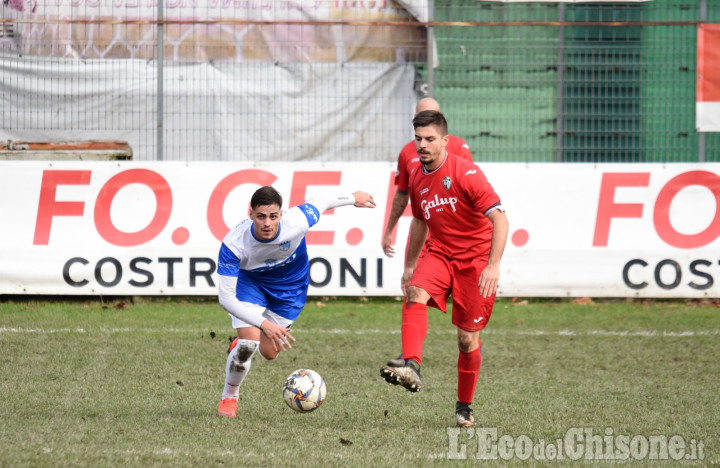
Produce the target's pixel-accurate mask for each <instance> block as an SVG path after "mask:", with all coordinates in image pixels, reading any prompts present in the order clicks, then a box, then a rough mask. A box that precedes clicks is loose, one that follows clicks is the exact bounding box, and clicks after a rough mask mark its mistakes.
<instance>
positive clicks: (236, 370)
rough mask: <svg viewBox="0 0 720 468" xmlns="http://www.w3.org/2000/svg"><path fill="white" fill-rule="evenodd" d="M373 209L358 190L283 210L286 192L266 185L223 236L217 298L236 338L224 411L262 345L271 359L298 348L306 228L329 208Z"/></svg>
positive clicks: (231, 408) (231, 411) (230, 413)
mask: <svg viewBox="0 0 720 468" xmlns="http://www.w3.org/2000/svg"><path fill="white" fill-rule="evenodd" d="M345 205H355V206H356V207H367V208H374V207H375V201H374V200H373V197H372V195H370V194H368V193H366V192H354V193H352V194H343V195H338V196H331V197H317V198H313V199H310V200H308V201H306V202H305V203H303V204H302V205H300V206H295V207H292V208H290V209H289V210H287V211H284V212H283V211H282V209H281V208H282V196H281V195H280V194H279V193H278V191H277V190H275V189H274V188H273V187H269V186H266V187H261V188H259V189H258V190H257V191H255V193H254V194H253V196H252V198H251V200H250V209H251V211H250V217H249V218H247V219H245V220H243V221H242V222H241V223H240V224H238V225H237V226H235V227H234V228H233V229H231V230H230V232H229V233H228V234H227V235H226V236H225V239H223V242H222V245H221V247H220V254H219V258H218V275H219V285H218V290H219V291H218V298H219V300H220V305H222V307H223V308H224V309H225V310H226V311H227V312H228V313H229V315H230V318H231V319H232V325H233V327H234V328H235V329H237V338H236V340H234V341H233V343H232V345H231V346H230V352H229V354H228V358H227V364H226V366H225V388H224V389H223V393H222V397H221V399H220V404H219V405H218V412H217V414H218V416H221V417H228V418H234V417H235V416H236V412H237V398H238V395H239V392H240V385H241V384H242V382H243V380H244V379H245V376H247V373H248V371H249V370H250V364H251V361H252V358H253V355H254V354H255V352H256V351H258V352H259V353H260V355H261V356H262V357H263V358H265V359H267V360H269V361H271V360H273V359H275V358H276V357H277V356H278V354H279V353H280V352H281V351H284V350H285V349H286V348H292V346H291V345H290V341H295V338H294V337H293V336H292V335H291V334H290V326H291V325H292V323H293V321H295V319H296V318H297V317H298V315H300V312H301V311H302V309H303V307H304V306H305V300H306V298H307V291H308V286H309V284H310V277H309V270H310V265H309V262H308V253H307V248H306V246H305V234H306V233H307V232H308V230H309V229H310V228H311V227H313V226H314V225H315V224H317V222H318V221H319V219H320V214H321V213H322V212H323V211H325V210H328V209H331V208H336V207H339V206H345Z"/></svg>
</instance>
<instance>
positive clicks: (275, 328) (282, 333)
mask: <svg viewBox="0 0 720 468" xmlns="http://www.w3.org/2000/svg"><path fill="white" fill-rule="evenodd" d="M260 330H261V331H262V332H263V333H264V334H265V336H267V337H268V339H269V340H270V343H272V345H273V349H274V350H275V351H278V352H279V351H284V350H285V348H286V347H287V348H288V349H289V348H292V345H291V344H290V340H292V341H295V338H294V337H293V336H292V335H291V334H290V330H289V329H287V328H283V327H281V326H280V325H278V324H277V323H274V322H271V321H270V320H265V321H264V322H263V323H262V324H260Z"/></svg>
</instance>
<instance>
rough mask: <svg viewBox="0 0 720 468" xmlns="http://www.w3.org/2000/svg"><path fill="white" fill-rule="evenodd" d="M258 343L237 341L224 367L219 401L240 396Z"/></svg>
mask: <svg viewBox="0 0 720 468" xmlns="http://www.w3.org/2000/svg"><path fill="white" fill-rule="evenodd" d="M259 345H260V342H259V341H253V340H238V342H237V345H236V346H235V347H234V348H233V350H232V351H230V354H228V358H227V364H226V365H225V388H224V389H223V394H222V398H221V400H224V399H225V398H236V399H237V397H238V395H239V394H240V385H242V383H243V380H245V376H246V375H247V373H248V372H249V371H250V365H251V364H252V358H253V354H255V351H257V349H258V346H259Z"/></svg>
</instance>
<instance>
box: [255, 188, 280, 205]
mask: <svg viewBox="0 0 720 468" xmlns="http://www.w3.org/2000/svg"><path fill="white" fill-rule="evenodd" d="M269 205H277V206H279V207H281V208H282V195H280V192H278V191H277V190H275V189H274V188H273V187H270V186H269V185H266V186H264V187H260V188H259V189H257V190H255V193H253V196H252V198H251V199H250V208H252V209H253V210H254V209H255V208H257V207H258V206H269Z"/></svg>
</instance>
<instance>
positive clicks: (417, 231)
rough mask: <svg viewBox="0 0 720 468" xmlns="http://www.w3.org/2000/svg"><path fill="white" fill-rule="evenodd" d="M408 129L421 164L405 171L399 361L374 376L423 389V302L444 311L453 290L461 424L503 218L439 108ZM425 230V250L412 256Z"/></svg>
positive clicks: (494, 279) (496, 272)
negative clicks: (453, 141) (406, 230)
mask: <svg viewBox="0 0 720 468" xmlns="http://www.w3.org/2000/svg"><path fill="white" fill-rule="evenodd" d="M413 127H414V128H415V146H416V149H417V153H418V156H419V158H420V163H421V164H422V166H421V167H420V168H418V169H416V170H415V171H414V172H413V173H412V174H411V175H410V185H409V188H410V200H411V206H412V211H413V220H412V222H411V226H410V239H409V245H408V249H407V253H406V258H405V270H404V272H403V277H402V289H403V293H404V294H405V297H406V299H407V300H406V302H405V303H404V304H403V310H402V328H401V331H402V345H403V356H404V358H405V362H404V364H403V365H402V366H383V367H382V369H381V370H380V374H381V376H382V377H383V378H384V379H385V380H386V381H387V382H389V383H392V384H395V385H398V384H399V385H402V386H403V387H405V388H406V389H408V390H410V391H411V392H417V391H419V390H420V389H421V388H422V382H421V380H420V364H421V363H422V345H423V341H424V340H425V335H426V334H427V328H428V322H427V306H428V305H431V306H433V307H437V308H439V309H440V310H442V311H443V312H447V299H448V297H449V296H450V295H452V298H453V308H452V323H453V324H454V325H455V326H456V327H457V342H458V348H459V355H458V361H457V368H458V387H457V403H456V406H455V417H456V421H457V423H458V425H459V426H461V427H469V426H472V425H474V424H475V418H474V417H473V414H472V409H471V408H470V404H471V403H472V401H473V396H474V394H475V385H476V383H477V379H478V375H479V373H480V366H481V364H482V355H481V351H480V345H481V344H480V330H482V329H483V328H485V326H486V325H487V323H488V320H489V319H490V314H491V313H492V308H493V305H494V303H495V295H496V293H497V285H498V279H499V277H500V259H501V258H502V254H503V251H504V250H505V243H506V241H507V234H508V221H507V217H506V216H505V211H504V209H503V207H502V204H501V202H500V197H498V195H497V194H496V193H495V190H494V189H493V187H492V186H491V185H490V183H489V182H488V180H487V178H486V177H485V175H484V174H483V173H482V171H481V170H480V168H478V167H477V166H476V165H475V164H473V163H470V162H468V161H465V160H463V159H461V158H458V157H454V156H452V155H449V154H448V153H447V151H446V146H447V141H448V130H447V121H446V120H445V117H444V116H443V115H442V114H441V113H440V112H437V111H423V112H420V113H419V114H417V115H416V116H415V118H414V119H413ZM428 232H429V233H430V235H431V240H430V241H429V243H428V247H427V252H426V253H425V254H424V255H423V256H422V258H420V260H419V261H418V257H419V256H420V251H421V250H422V248H423V244H424V243H425V238H426V236H427V235H428Z"/></svg>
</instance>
